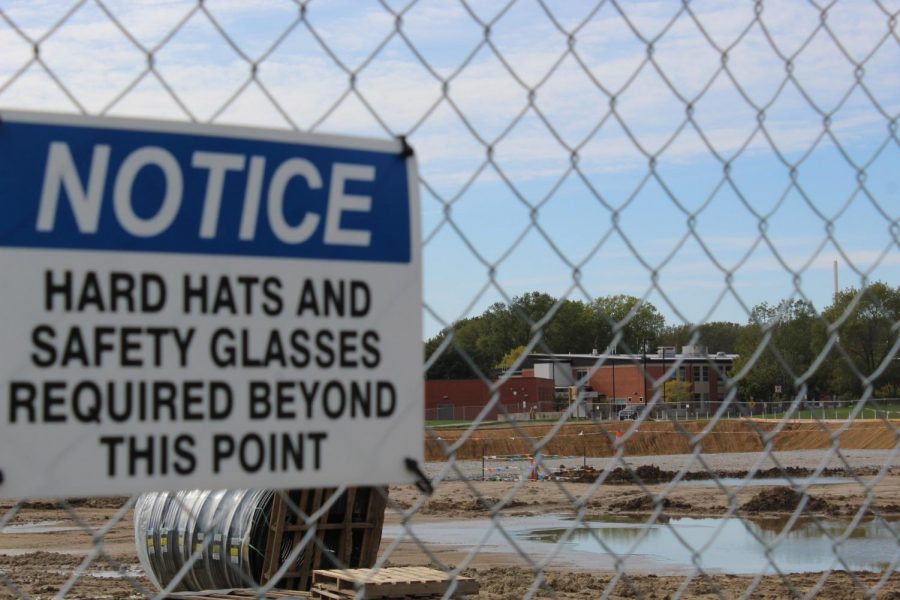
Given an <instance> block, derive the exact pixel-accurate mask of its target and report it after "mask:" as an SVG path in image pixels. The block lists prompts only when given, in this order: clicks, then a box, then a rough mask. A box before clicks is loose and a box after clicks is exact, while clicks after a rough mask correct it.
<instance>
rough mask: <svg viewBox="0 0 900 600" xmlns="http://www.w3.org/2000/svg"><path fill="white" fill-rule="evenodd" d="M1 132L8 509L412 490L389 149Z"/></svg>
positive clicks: (415, 254)
mask: <svg viewBox="0 0 900 600" xmlns="http://www.w3.org/2000/svg"><path fill="white" fill-rule="evenodd" d="M0 117H2V123H0V156H2V157H3V159H2V160H0V207H2V210H3V218H2V219H0V277H2V282H3V284H2V287H0V339H2V340H3V345H2V347H0V497H3V498H23V497H30V496H77V495H100V494H124V493H133V492H136V491H144V490H166V489H172V490H174V489H184V488H225V487H229V488H246V487H272V488H285V487H293V488H296V487H325V486H337V485H341V484H348V485H377V484H387V483H399V482H412V481H414V480H415V477H414V475H413V474H411V473H410V472H409V470H408V469H407V468H406V466H405V464H404V461H405V460H406V459H407V458H412V459H414V460H416V461H421V460H422V457H423V435H422V431H423V426H424V423H423V420H424V411H423V408H422V397H423V392H422V385H423V384H422V375H421V364H422V332H421V318H420V315H421V306H422V275H421V259H420V247H419V222H418V218H419V202H418V184H417V176H416V166H415V161H414V158H413V157H412V155H411V152H407V151H405V147H404V144H402V143H401V142H399V141H378V140H366V139H356V138H342V137H334V136H320V135H307V134H300V133H294V132H286V131H276V130H266V129H245V128H235V127H220V126H205V125H190V124H183V123H174V122H173V123H163V122H150V121H138V120H124V119H108V118H91V117H74V116H62V115H51V114H39V113H17V112H3V113H2V114H0Z"/></svg>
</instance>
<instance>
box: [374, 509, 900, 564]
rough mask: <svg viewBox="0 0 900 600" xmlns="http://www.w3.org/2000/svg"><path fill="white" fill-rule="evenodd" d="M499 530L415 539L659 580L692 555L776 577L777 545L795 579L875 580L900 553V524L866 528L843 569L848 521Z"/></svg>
mask: <svg viewBox="0 0 900 600" xmlns="http://www.w3.org/2000/svg"><path fill="white" fill-rule="evenodd" d="M500 522H501V523H502V525H503V528H504V530H505V531H506V534H507V535H504V534H503V533H502V532H500V531H499V530H498V529H497V528H496V527H494V526H493V523H492V522H491V521H490V520H488V519H479V520H470V521H462V522H459V521H454V522H426V523H416V524H414V525H413V531H414V533H415V536H416V537H417V538H418V539H419V540H421V541H422V542H423V543H425V544H428V545H434V546H440V547H446V548H454V549H457V550H462V551H471V550H473V549H474V548H476V547H478V546H480V547H481V549H480V550H479V552H499V553H504V554H512V555H514V554H519V553H521V554H525V555H527V556H529V557H530V559H531V560H533V561H536V562H542V561H545V560H548V559H549V561H550V563H551V564H552V565H554V566H558V567H568V568H584V569H591V570H598V569H599V570H607V569H610V570H611V569H614V568H615V562H614V561H615V555H619V556H626V555H627V559H626V561H625V566H626V568H628V569H630V570H635V571H643V572H653V573H657V574H674V573H682V572H685V571H693V570H694V569H695V567H694V563H693V551H692V550H691V548H693V549H695V550H696V551H697V552H699V553H700V565H701V566H702V568H703V569H705V570H709V571H710V572H713V571H715V572H720V573H732V574H756V573H761V572H765V573H767V574H773V573H775V571H774V569H773V568H772V567H771V566H770V564H769V559H768V558H767V557H766V547H767V546H772V545H774V549H773V550H772V552H771V560H772V561H774V562H775V563H776V564H777V565H778V566H779V568H780V569H781V570H782V571H783V572H790V573H808V572H818V571H823V570H827V569H829V568H835V569H853V570H865V571H876V572H877V571H882V570H883V569H885V568H886V567H887V566H888V565H889V564H890V563H891V561H892V560H894V559H895V557H897V556H898V553H900V546H898V543H897V539H898V538H897V534H896V533H894V532H896V531H900V522H897V521H891V522H886V521H884V520H881V519H869V520H866V521H863V522H861V523H860V524H859V525H858V526H857V527H856V528H854V529H853V530H852V531H851V532H850V534H849V536H847V539H846V540H845V541H844V542H843V543H842V544H841V545H840V546H839V549H838V552H839V556H840V557H841V558H842V559H843V560H844V563H845V564H843V565H842V564H841V563H840V562H838V561H837V559H836V558H835V555H834V553H833V550H832V544H833V542H832V540H831V539H829V536H831V537H838V536H843V535H845V534H846V532H847V529H848V526H849V521H846V520H824V519H820V520H819V521H818V522H817V521H816V520H814V519H811V518H803V519H799V520H798V521H797V522H796V523H794V526H793V528H792V529H791V530H790V531H789V532H788V533H787V534H785V535H783V536H781V532H782V531H783V530H784V528H785V526H786V525H787V523H788V519H787V517H784V518H768V519H755V520H752V521H751V520H746V519H744V520H742V519H737V518H727V519H723V518H689V517H685V518H670V519H667V520H666V521H665V522H661V521H658V522H657V523H654V524H652V525H647V524H646V519H645V518H641V517H609V518H602V519H596V520H591V521H587V522H580V523H576V522H575V521H573V520H572V519H571V518H567V517H563V516H552V515H548V516H542V517H511V518H503V519H501V520H500ZM402 536H404V531H403V528H402V527H401V526H399V525H395V526H386V527H385V530H384V537H385V538H391V539H395V538H397V537H402ZM779 536H781V537H780V539H779ZM776 541H777V542H778V543H777V544H776ZM689 546H690V548H689ZM523 564H524V559H523Z"/></svg>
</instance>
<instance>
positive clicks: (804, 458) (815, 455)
mask: <svg viewBox="0 0 900 600" xmlns="http://www.w3.org/2000/svg"><path fill="white" fill-rule="evenodd" d="M827 452H828V451H826V450H790V451H783V452H773V453H772V456H769V457H766V458H765V459H764V460H763V461H762V463H761V464H759V465H756V463H757V461H759V458H760V453H759V452H731V453H727V454H703V455H701V456H702V459H703V462H704V463H706V465H707V466H708V468H709V469H713V470H722V471H743V470H749V469H751V468H753V467H754V465H756V466H757V467H758V468H760V469H768V468H771V467H776V466H779V465H780V466H782V467H804V468H808V469H814V468H816V467H818V466H819V465H820V464H821V462H822V460H823V458H824V457H825V456H826V453H827ZM841 455H842V456H843V457H844V458H845V459H846V461H847V463H848V464H849V465H850V466H851V467H881V466H882V465H884V464H885V463H889V466H890V467H897V466H900V456H898V455H897V453H896V452H895V451H894V450H842V451H841ZM773 458H774V460H773ZM623 460H624V461H625V462H627V463H628V464H629V465H631V466H633V467H639V466H641V465H656V466H658V467H659V468H661V469H664V470H668V471H674V470H678V469H681V468H682V467H683V466H684V465H685V464H690V465H691V466H690V467H689V468H688V471H704V470H706V467H704V465H703V464H701V463H700V462H699V460H698V459H697V458H695V457H694V456H693V455H692V454H662V455H655V456H628V457H625V458H624V459H623ZM776 460H777V463H776V462H775V461H776ZM614 461H616V459H615V458H609V457H604V458H588V459H587V464H588V465H590V466H592V467H594V468H598V469H602V468H605V467H606V465H607V464H609V463H610V462H614ZM583 462H584V458H583V457H581V456H570V457H565V458H552V459H545V460H544V465H545V466H546V467H548V468H549V469H551V470H552V469H556V468H557V467H559V466H560V465H566V466H568V467H574V466H578V465H581V464H582V463H583ZM456 466H457V467H458V469H459V471H461V472H462V474H463V475H464V476H465V477H467V478H469V479H481V473H482V462H481V461H480V460H460V461H457V462H456ZM484 466H485V468H497V467H501V468H507V469H508V468H516V467H521V468H522V469H524V468H525V467H526V464H525V462H524V461H496V460H493V461H492V460H485V464H484ZM845 466H846V465H845V464H844V462H843V461H842V460H841V459H840V458H838V457H837V456H835V457H832V459H831V460H830V461H829V463H828V464H827V465H826V467H829V468H842V467H845ZM446 467H447V464H446V463H426V464H425V472H426V473H427V474H428V476H429V477H434V476H435V475H437V474H438V473H440V472H441V471H442V470H443V469H445V468H446ZM460 478H461V477H460V476H459V474H458V473H457V472H456V471H455V470H449V471H447V472H446V474H445V476H444V479H447V480H454V479H460Z"/></svg>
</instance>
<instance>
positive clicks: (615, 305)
mask: <svg viewBox="0 0 900 600" xmlns="http://www.w3.org/2000/svg"><path fill="white" fill-rule="evenodd" d="M591 309H592V311H593V313H594V315H595V317H596V322H595V327H596V329H595V331H596V336H595V337H596V339H597V340H598V341H600V340H603V343H602V344H597V347H598V349H599V350H602V349H603V348H605V347H606V346H607V345H609V344H610V343H611V342H612V340H613V337H614V335H615V334H614V327H615V326H616V325H620V324H621V327H622V339H621V341H620V343H619V347H620V348H621V349H622V350H623V351H625V352H633V353H638V352H642V351H648V352H649V351H652V350H655V349H656V346H657V343H658V342H659V340H660V338H661V337H662V334H663V331H664V330H665V326H666V320H665V318H664V317H663V316H662V315H661V314H660V313H659V311H658V310H657V309H656V307H655V306H653V304H651V303H650V302H645V301H641V299H640V298H635V297H634V296H627V295H625V294H617V295H615V296H601V297H599V298H597V299H595V300H594V302H593V303H592V304H591ZM601 345H602V346H603V347H602V348H601V347H600V346H601Z"/></svg>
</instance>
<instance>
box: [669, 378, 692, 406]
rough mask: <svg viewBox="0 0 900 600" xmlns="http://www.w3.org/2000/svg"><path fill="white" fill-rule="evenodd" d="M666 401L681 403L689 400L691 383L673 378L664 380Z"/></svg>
mask: <svg viewBox="0 0 900 600" xmlns="http://www.w3.org/2000/svg"><path fill="white" fill-rule="evenodd" d="M665 398H666V402H673V403H679V404H680V403H682V402H690V401H691V384H690V383H688V382H687V381H675V380H674V379H673V380H671V381H667V382H666V387H665Z"/></svg>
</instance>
